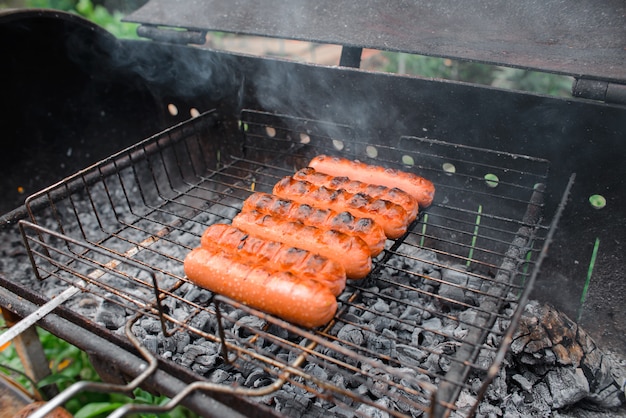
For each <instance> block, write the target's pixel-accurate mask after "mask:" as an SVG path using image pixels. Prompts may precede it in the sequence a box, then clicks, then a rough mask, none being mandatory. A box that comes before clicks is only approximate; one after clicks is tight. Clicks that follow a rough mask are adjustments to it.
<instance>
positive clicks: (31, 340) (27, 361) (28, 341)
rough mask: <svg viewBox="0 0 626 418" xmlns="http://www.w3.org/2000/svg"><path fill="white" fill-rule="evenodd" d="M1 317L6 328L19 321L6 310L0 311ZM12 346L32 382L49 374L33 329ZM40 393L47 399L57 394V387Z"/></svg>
mask: <svg viewBox="0 0 626 418" xmlns="http://www.w3.org/2000/svg"><path fill="white" fill-rule="evenodd" d="M2 316H3V317H4V319H5V321H6V323H7V325H8V326H12V325H13V324H15V323H17V322H19V320H20V319H21V318H20V317H19V316H17V315H16V314H14V313H13V312H11V311H8V310H6V309H2ZM13 345H14V347H15V351H17V355H18V356H19V357H20V360H21V362H22V366H23V367H24V372H25V373H26V376H28V377H29V378H31V379H32V380H33V381H34V382H39V381H40V380H41V379H43V378H44V377H47V376H49V375H50V374H51V372H50V367H49V366H48V359H47V358H46V355H45V354H44V352H43V346H42V345H41V341H40V340H39V336H38V335H37V331H36V330H35V328H34V327H30V328H28V329H27V330H25V331H24V332H22V333H21V334H19V335H18V336H17V337H15V338H14V339H13ZM41 392H43V394H44V395H45V396H46V397H47V398H48V399H50V398H52V397H54V396H55V395H57V394H58V393H59V391H58V389H57V387H56V386H54V385H49V386H46V387H44V388H42V389H41Z"/></svg>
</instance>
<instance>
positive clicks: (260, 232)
mask: <svg viewBox="0 0 626 418" xmlns="http://www.w3.org/2000/svg"><path fill="white" fill-rule="evenodd" d="M232 224H233V226H236V227H237V228H239V229H241V230H243V231H245V232H247V233H249V234H250V235H255V236H258V237H263V238H265V239H269V240H272V241H279V242H283V243H285V244H287V245H291V246H294V247H298V248H302V249H305V250H309V251H311V252H314V253H317V254H321V255H323V256H325V257H328V258H330V259H332V260H335V261H337V262H339V263H340V264H341V265H342V266H343V268H344V269H345V271H346V277H347V278H349V279H361V278H363V277H365V276H367V274H368V273H369V272H370V271H371V269H372V258H371V257H370V252H369V248H368V246H367V244H366V243H365V242H364V241H363V240H362V239H361V238H358V237H355V236H352V235H347V234H344V233H343V232H339V231H335V230H333V229H329V230H323V229H319V228H316V227H314V226H309V225H304V224H302V223H300V222H293V221H289V220H286V219H283V218H279V217H277V216H272V215H266V214H263V213H261V212H258V211H249V212H240V213H239V214H238V215H237V216H235V218H234V219H233V222H232Z"/></svg>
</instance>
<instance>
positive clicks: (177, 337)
mask: <svg viewBox="0 0 626 418" xmlns="http://www.w3.org/2000/svg"><path fill="white" fill-rule="evenodd" d="M172 339H173V340H174V341H175V342H176V352H178V353H184V352H185V347H187V346H188V345H189V343H190V342H191V336H190V335H189V334H188V333H186V332H177V333H176V334H174V335H172Z"/></svg>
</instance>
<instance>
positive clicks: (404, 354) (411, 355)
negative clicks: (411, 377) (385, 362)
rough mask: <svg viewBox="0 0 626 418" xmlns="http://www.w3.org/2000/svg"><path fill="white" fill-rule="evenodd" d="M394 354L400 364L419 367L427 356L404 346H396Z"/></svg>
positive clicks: (408, 346)
mask: <svg viewBox="0 0 626 418" xmlns="http://www.w3.org/2000/svg"><path fill="white" fill-rule="evenodd" d="M396 353H397V356H398V360H399V361H400V364H402V365H406V366H413V367H419V366H420V365H421V363H422V360H424V359H425V358H426V357H427V356H428V354H427V353H425V352H423V351H422V350H420V349H418V348H415V347H412V346H410V345H406V344H397V345H396Z"/></svg>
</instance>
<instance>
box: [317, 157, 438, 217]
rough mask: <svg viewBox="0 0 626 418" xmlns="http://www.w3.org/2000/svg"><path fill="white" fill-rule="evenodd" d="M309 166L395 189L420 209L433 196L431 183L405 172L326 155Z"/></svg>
mask: <svg viewBox="0 0 626 418" xmlns="http://www.w3.org/2000/svg"><path fill="white" fill-rule="evenodd" d="M309 166H310V167H313V168H314V169H315V170H316V171H319V172H321V173H326V174H329V175H331V176H345V177H348V178H350V179H352V180H358V181H362V182H363V183H370V184H379V185H381V186H387V187H397V188H398V189H401V190H404V191H405V192H407V193H408V194H410V195H411V196H413V197H414V198H415V200H417V203H419V205H420V206H422V207H427V206H430V204H431V203H432V202H433V197H434V196H435V186H434V185H433V183H432V182H430V181H429V180H426V179H425V178H423V177H420V176H418V175H416V174H413V173H408V172H406V171H400V170H394V169H391V168H384V167H381V166H376V165H369V164H365V163H363V162H360V161H352V160H348V159H346V158H341V157H330V156H328V155H318V156H317V157H315V158H313V159H312V160H311V162H310V163H309Z"/></svg>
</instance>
